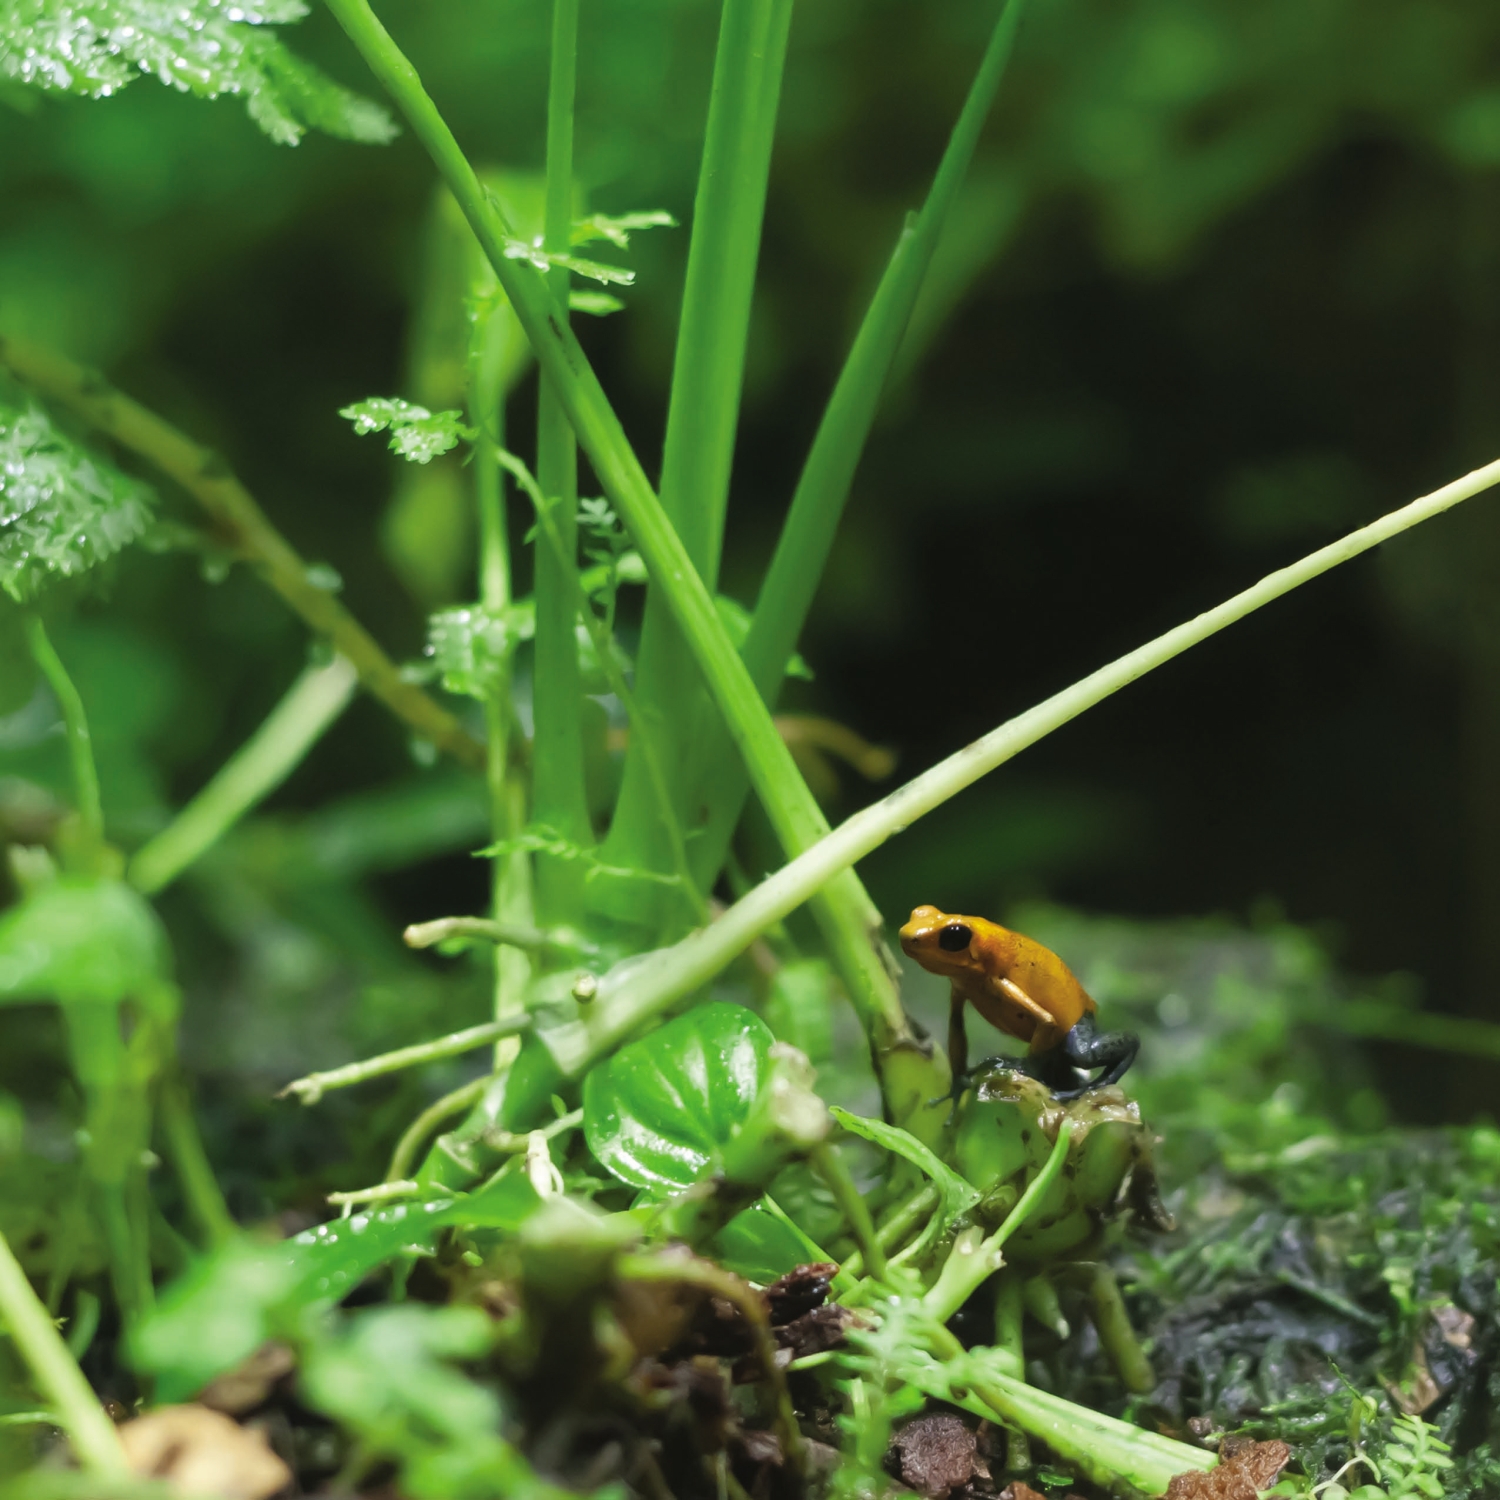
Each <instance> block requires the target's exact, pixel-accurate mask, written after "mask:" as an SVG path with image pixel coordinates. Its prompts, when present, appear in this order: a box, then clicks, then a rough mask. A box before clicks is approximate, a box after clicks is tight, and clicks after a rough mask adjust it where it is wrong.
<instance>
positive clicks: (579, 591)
mask: <svg viewBox="0 0 1500 1500" xmlns="http://www.w3.org/2000/svg"><path fill="white" fill-rule="evenodd" d="M501 462H502V463H504V464H505V466H506V468H507V469H509V471H510V472H511V473H512V474H513V475H514V476H515V478H516V481H517V483H518V484H520V486H521V488H522V489H524V490H525V491H526V493H527V494H528V495H529V496H530V497H531V502H532V504H533V505H534V506H535V508H536V522H537V529H538V530H539V531H540V532H541V534H542V535H543V536H544V537H545V539H546V541H547V550H548V551H549V552H550V553H551V554H552V557H553V559H554V561H556V562H557V563H558V564H559V568H558V577H559V581H560V582H561V583H562V584H563V586H564V589H565V592H567V593H569V594H571V596H572V600H573V607H572V609H571V611H570V618H571V619H574V620H578V621H580V622H581V623H582V625H583V627H584V629H585V630H587V631H588V633H589V639H590V640H591V641H592V642H593V645H594V655H595V656H596V657H597V658H598V659H599V665H600V667H601V669H602V670H603V672H604V675H605V678H606V680H607V681H608V683H609V688H610V691H611V692H612V693H613V694H614V695H615V697H617V698H618V699H619V700H620V704H621V706H622V707H623V708H624V710H625V713H626V716H627V718H628V719H629V720H630V725H631V733H632V735H633V736H635V737H636V738H638V739H639V741H640V749H641V752H642V758H643V760H644V762H645V765H646V767H647V770H648V772H649V773H650V778H651V785H652V787H653V789H654V796H655V799H656V804H655V805H656V815H657V819H658V824H659V827H660V829H661V831H662V835H663V837H664V838H665V840H666V843H667V847H668V849H669V850H670V851H671V856H672V863H673V866H674V867H675V868H674V873H675V876H676V881H677V886H678V888H679V889H680V891H681V893H682V896H683V897H684V899H685V900H686V901H687V904H688V905H689V907H690V908H691V909H692V912H693V915H694V916H695V917H696V918H697V919H698V920H699V921H700V922H706V921H707V920H708V902H707V901H705V900H704V898H703V895H702V892H700V891H699V890H698V888H697V887H696V886H695V885H694V884H693V879H692V873H691V871H690V869H689V866H688V856H687V845H686V841H685V840H684V838H683V836H682V825H681V823H680V822H679V821H678V818H677V811H676V808H675V807H674V805H673V802H672V794H671V790H670V788H669V787H668V785H667V774H666V769H665V767H664V766H663V765H662V762H661V757H660V755H659V753H658V752H657V748H656V743H655V740H656V736H655V731H654V727H653V726H652V725H650V724H648V723H647V722H646V720H645V718H644V717H643V716H642V714H641V710H640V706H639V704H638V703H637V701H636V696H635V693H634V692H633V691H632V689H631V687H630V684H629V683H628V682H626V680H625V674H624V672H622V671H621V670H620V666H619V663H618V662H617V661H616V659H615V654H614V650H613V642H612V641H611V639H610V636H609V633H608V632H607V631H606V629H605V628H604V622H603V621H602V620H600V619H599V617H598V616H597V615H596V614H595V613H594V611H593V610H592V609H591V608H590V607H589V602H588V599H587V598H586V597H585V596H584V593H583V585H582V583H581V582H580V581H579V577H578V570H577V568H576V567H573V566H571V565H570V564H569V563H568V554H567V552H566V551H565V550H564V549H565V547H566V543H565V541H564V539H563V536H562V533H561V531H560V530H559V529H558V527H557V524H556V515H557V510H558V505H557V502H556V501H549V500H548V499H547V498H546V497H545V496H544V494H543V492H542V489H541V487H540V484H539V483H538V481H537V480H535V479H533V478H532V477H531V475H530V474H528V473H527V472H526V466H525V464H523V463H522V462H521V461H520V459H518V458H516V457H515V455H514V454H510V453H506V454H502V455H501ZM538 555H539V556H540V552H539V553H538ZM574 910H576V908H574Z"/></svg>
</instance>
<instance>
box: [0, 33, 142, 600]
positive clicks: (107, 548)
mask: <svg viewBox="0 0 1500 1500" xmlns="http://www.w3.org/2000/svg"><path fill="white" fill-rule="evenodd" d="M0 26H3V22H0ZM0 45H3V43H0ZM0 60H3V53H0ZM155 504H156V495H155V492H154V491H153V490H152V489H151V487H150V485H147V484H143V483H142V482H141V481H140V480H139V479H132V478H130V476H129V475H127V474H123V473H121V472H120V470H119V469H117V468H115V466H114V465H113V464H111V463H109V462H108V461H107V460H106V459H103V458H100V457H98V456H97V455H96V454H93V453H91V452H90V451H89V450H88V449H87V448H85V447H83V446H82V444H80V443H77V442H75V441H74V440H73V439H72V438H70V437H69V436H68V435H67V434H66V433H64V432H62V431H61V430H60V429H59V428H58V427H57V426H56V425H54V423H53V421H52V419H51V417H49V416H48V415H47V413H46V412H44V411H43V410H42V409H41V408H40V407H39V406H36V405H31V404H28V405H25V406H13V405H10V404H8V403H6V402H4V401H3V400H0V587H3V588H4V590H5V592H6V593H7V594H9V595H10V596H11V598H13V599H17V600H26V599H30V598H33V597H34V596H35V595H37V594H38V593H40V592H41V591H42V590H43V589H44V588H46V587H47V586H48V585H49V584H51V583H54V582H55V581H56V580H57V579H59V578H71V577H73V576H74V575H75V574H79V573H86V572H87V571H88V570H89V569H90V568H92V567H95V566H96V565H97V564H99V563H101V562H103V561H104V560H105V559H106V558H110V557H113V556H114V554H115V553H116V552H118V551H119V550H120V549H121V548H122V547H126V546H128V545H129V544H130V543H131V542H133V541H136V540H137V539H138V538H139V537H140V536H142V535H143V534H144V532H145V531H146V529H147V527H148V526H149V525H150V524H151V515H152V508H153V506H154V505H155Z"/></svg>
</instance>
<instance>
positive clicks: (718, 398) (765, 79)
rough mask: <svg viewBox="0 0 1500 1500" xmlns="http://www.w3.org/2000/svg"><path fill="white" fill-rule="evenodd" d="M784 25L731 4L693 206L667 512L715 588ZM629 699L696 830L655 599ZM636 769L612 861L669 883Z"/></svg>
mask: <svg viewBox="0 0 1500 1500" xmlns="http://www.w3.org/2000/svg"><path fill="white" fill-rule="evenodd" d="M791 13H792V4H791V0H726V3H725V4H724V7H723V11H722V14H721V18H720V22H719V41H718V47H717V51H716V54H715V58H714V79H713V90H712V93H711V95H710V100H709V109H708V124H707V128H706V130H705V132H704V141H703V158H702V162H701V164H700V167H699V173H698V189H697V196H696V199H695V201H694V204H693V221H692V241H691V243H690V245H689V247H688V263H687V277H686V281H685V285H684V288H683V294H682V315H681V318H680V320H679V322H678V329H677V350H676V355H675V358H674V361H673V366H672V387H671V397H670V401H669V405H668V409H667V431H666V442H665V446H664V450H663V455H662V471H661V505H662V509H663V510H664V511H665V512H666V515H667V517H668V519H669V520H670V521H671V522H672V524H673V526H675V527H676V529H677V534H678V535H679V536H680V537H681V538H682V541H683V545H684V547H685V548H686V550H687V554H688V556H689V557H690V558H691V559H692V561H693V564H694V566H695V567H696V568H697V570H698V572H699V574H700V575H701V577H702V578H703V580H704V582H705V583H706V584H707V585H708V586H709V588H713V586H714V583H715V580H716V579H717V577H718V572H719V553H720V549H721V545H722V540H723V534H724V517H725V513H726V510H727V507H728V499H729V479H730V469H731V466H732V463H733V459H734V446H735V433H736V429H737V427H738V418H739V407H740V393H741V387H742V384H743V380H744V368H745V349H746V345H747V343H748V339H749V330H750V311H751V305H752V302H753V299H754V292H755V268H756V263H757V260H758V258H759V254H760V235H761V224H762V221H763V219H764V216H765V205H766V191H767V184H768V181H769V178H770V169H771V151H772V145H773V141H774V136H775V125H776V113H777V106H778V103H779V100H780V95H781V77H782V72H783V69H784V66H785V60H786V45H787V33H788V31H789V29H790V25H791ZM544 488H545V481H544ZM547 493H548V494H551V493H552V491H551V490H550V489H549V490H548V491H547ZM637 696H638V698H639V701H640V704H641V708H642V710H643V711H644V713H645V715H646V716H647V719H648V721H649V722H650V723H651V724H652V725H658V724H659V725H660V726H661V727H662V729H663V730H664V731H669V732H666V733H662V734H661V735H660V736H659V738H660V739H661V740H662V741H663V748H664V753H665V754H666V756H667V760H668V764H669V766H670V768H671V774H672V777H673V787H674V789H675V798H674V803H675V806H676V807H677V809H678V811H679V815H682V816H689V817H690V818H691V821H692V822H696V821H697V809H696V807H694V806H693V805H692V804H691V802H690V799H689V798H688V796H687V795H686V791H687V783H686V782H685V779H684V778H685V773H686V772H687V771H688V769H689V768H690V767H693V766H697V765H700V764H701V762H700V761H698V759H697V757H696V755H695V753H694V741H695V740H697V739H701V738H702V733H703V726H704V718H705V716H704V714H703V712H702V708H703V707H704V706H705V705H703V701H702V680H701V678H700V676H699V672H698V668H697V666H696V664H695V662H694V660H693V653H692V649H691V647H690V645H689V643H688V642H687V641H686V640H684V638H683V636H682V633H681V631H680V630H679V628H678V626H677V623H676V621H675V619H674V618H673V613H672V606H671V603H670V601H669V600H666V599H664V598H662V597H661V591H660V590H659V589H656V588H653V589H652V590H651V591H650V593H649V594H648V596H647V600H646V614H645V619H644V621H643V622H642V628H641V646H640V659H639V667H638V670H637ZM715 727H716V729H717V724H715ZM718 735H719V737H720V738H721V740H722V742H723V743H722V748H723V751H724V752H725V753H726V754H728V755H729V756H730V758H731V759H732V758H733V747H732V743H731V742H730V741H729V740H728V739H727V737H725V736H724V734H723V731H722V730H718ZM641 759H642V758H641V755H640V754H639V752H638V751H637V748H636V747H635V746H634V745H632V747H631V750H630V752H629V753H628V754H627V756H626V761H625V772H624V778H623V780H622V783H621V788H620V799H619V805H618V807H617V808H616V811H615V816H614V821H613V822H612V824H611V825H610V833H609V838H608V841H607V851H608V858H609V859H610V860H611V861H612V862H614V863H617V864H624V865H628V864H636V863H642V864H646V865H647V866H648V867H651V868H656V869H666V868H667V867H668V866H667V862H666V861H667V858H668V851H667V850H666V848H665V846H664V845H663V843H662V841H661V838H660V834H659V832H658V830H657V820H656V810H655V807H654V805H653V801H654V799H653V797H652V794H651V785H650V773H649V769H648V768H647V767H645V766H644V765H643V764H642V763H641ZM720 863H722V858H721V860H720ZM696 864H697V861H696V860H695V865H696ZM716 871H717V866H715V870H714V871H709V872H708V874H707V877H706V878H705V879H703V881H702V882H701V885H702V886H703V888H705V889H706V888H707V886H708V884H709V883H710V882H711V880H712V877H713V875H714V873H716ZM646 894H647V892H646V891H644V890H643V888H642V887H641V886H640V885H639V883H637V884H636V885H634V886H631V887H626V888H623V889H621V890H619V891H617V892H612V891H610V890H609V889H608V888H605V890H604V891H602V892H601V897H602V898H604V899H606V900H607V899H608V898H610V897H611V896H613V897H614V898H615V899H614V901H613V902H612V903H611V904H612V905H613V906H615V907H621V906H624V907H626V908H627V909H628V908H629V906H630V905H631V904H634V906H635V912H636V914H637V915H640V914H641V913H642V911H644V910H645V908H644V907H642V906H641V904H640V903H641V900H642V898H643V897H644V896H646Z"/></svg>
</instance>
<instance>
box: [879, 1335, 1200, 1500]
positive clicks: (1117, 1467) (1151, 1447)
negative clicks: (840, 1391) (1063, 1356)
mask: <svg viewBox="0 0 1500 1500" xmlns="http://www.w3.org/2000/svg"><path fill="white" fill-rule="evenodd" d="M902 1376H903V1378H905V1379H907V1380H909V1381H910V1382H911V1384H913V1385H914V1386H916V1387H917V1389H918V1390H920V1391H923V1392H924V1393H925V1394H927V1395H929V1396H934V1397H936V1398H937V1399H938V1400H941V1401H952V1402H953V1403H954V1404H955V1405H956V1406H961V1407H963V1408H964V1410H965V1411H970V1412H973V1413H974V1414H975V1415H976V1416H979V1417H985V1418H988V1419H990V1420H991V1421H993V1420H994V1419H995V1418H996V1417H999V1418H1000V1419H1001V1420H1002V1421H1003V1422H1004V1423H1005V1424H1006V1425H1008V1426H1009V1425H1014V1426H1016V1427H1019V1428H1020V1429H1021V1430H1022V1431H1023V1432H1025V1433H1028V1434H1029V1435H1030V1436H1032V1437H1035V1438H1040V1439H1041V1440H1042V1441H1043V1442H1044V1443H1046V1445H1047V1446H1048V1447H1049V1448H1050V1449H1051V1450H1052V1451H1053V1452H1054V1453H1056V1454H1057V1456H1058V1457H1059V1458H1061V1459H1062V1460H1063V1461H1064V1462H1066V1463H1069V1464H1073V1465H1076V1466H1077V1468H1078V1469H1079V1470H1080V1471H1081V1472H1082V1473H1083V1474H1084V1475H1085V1476H1086V1477H1087V1478H1089V1479H1091V1480H1092V1481H1093V1482H1094V1483H1096V1484H1099V1485H1102V1486H1105V1487H1106V1488H1109V1489H1111V1490H1113V1491H1114V1492H1115V1493H1117V1494H1118V1493H1119V1492H1120V1491H1119V1481H1120V1480H1121V1479H1123V1480H1124V1481H1125V1482H1126V1483H1127V1484H1128V1485H1129V1486H1130V1489H1129V1491H1128V1493H1129V1494H1131V1495H1135V1496H1142V1495H1161V1494H1164V1493H1165V1491H1166V1489H1167V1486H1168V1485H1169V1484H1170V1483H1171V1481H1172V1478H1173V1476H1174V1475H1177V1474H1182V1473H1186V1472H1189V1471H1191V1470H1195V1469H1196V1470H1199V1471H1202V1472H1206V1471H1208V1470H1210V1469H1212V1468H1214V1467H1215V1466H1216V1465H1217V1464H1218V1458H1217V1457H1216V1456H1215V1455H1214V1454H1212V1453H1205V1452H1204V1451H1203V1449H1201V1448H1193V1447H1189V1446H1188V1444H1186V1443H1179V1442H1175V1441H1173V1439H1171V1438H1166V1437H1161V1436H1159V1435H1158V1434H1156V1433H1154V1432H1147V1431H1145V1430H1144V1429H1143V1428H1140V1427H1132V1426H1131V1425H1130V1423H1128V1422H1122V1421H1121V1420H1120V1419H1119V1418H1118V1417H1109V1416H1105V1415H1104V1413H1103V1412H1096V1411H1092V1410H1090V1408H1088V1407H1086V1406H1078V1405H1076V1404H1075V1403H1074V1402H1072V1401H1066V1400H1064V1399H1063V1398H1062V1397H1061V1396H1053V1395H1049V1394H1048V1393H1047V1392H1046V1391H1040V1390H1038V1389H1037V1388H1036V1387H1035V1386H1032V1385H1027V1384H1026V1382H1025V1381H1024V1380H1019V1379H1015V1378H1012V1377H1008V1376H1005V1375H1001V1374H998V1373H992V1374H987V1375H986V1376H985V1377H984V1378H983V1379H982V1380H979V1381H976V1382H975V1384H974V1387H973V1389H972V1390H967V1389H964V1388H962V1387H958V1388H955V1386H954V1385H953V1384H950V1382H949V1381H948V1379H947V1378H946V1377H945V1373H944V1367H943V1366H942V1365H940V1364H933V1365H928V1366H926V1367H924V1368H908V1369H903V1370H902Z"/></svg>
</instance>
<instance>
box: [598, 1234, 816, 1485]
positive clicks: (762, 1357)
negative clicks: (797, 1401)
mask: <svg viewBox="0 0 1500 1500" xmlns="http://www.w3.org/2000/svg"><path fill="white" fill-rule="evenodd" d="M616 1271H617V1273H618V1275H619V1276H620V1277H621V1279H622V1280H626V1281H678V1282H686V1283H687V1284H688V1285H690V1286H701V1287H703V1288H704V1289H705V1290H707V1291H709V1292H712V1293H713V1294H714V1295H715V1296H717V1297H722V1298H724V1300H725V1301H726V1302H729V1303H730V1304H732V1305H733V1306H734V1307H736V1308H738V1309H739V1311H740V1313H741V1315H742V1316H743V1317H744V1319H745V1322H746V1323H747V1324H748V1325H749V1328H750V1336H751V1338H752V1339H753V1340H754V1345H755V1357H756V1359H757V1361H758V1362H759V1364H760V1367H761V1376H762V1378H763V1379H764V1380H765V1382H766V1384H767V1385H768V1386H769V1387H770V1389H771V1404H772V1410H773V1411H774V1412H775V1414H776V1417H775V1420H776V1431H777V1435H778V1436H779V1437H780V1438H781V1449H782V1453H783V1455H784V1456H785V1458H786V1462H787V1467H788V1468H789V1469H790V1470H791V1471H792V1473H793V1474H797V1475H800V1474H802V1473H803V1472H804V1471H805V1469H806V1463H807V1452H806V1448H805V1447H804V1445H803V1442H802V1429H801V1428H800V1427H799V1426H798V1425H797V1415H796V1412H795V1411H794V1410H793V1407H792V1398H791V1393H790V1392H789V1391H788V1390H787V1385H786V1375H785V1373H784V1372H783V1370H782V1368H781V1366H780V1365H778V1364H777V1363H776V1341H775V1339H774V1338H773V1337H772V1335H771V1324H770V1320H769V1318H767V1316H766V1308H765V1303H763V1302H762V1301H761V1299H760V1297H759V1296H758V1295H757V1294H756V1293H755V1292H753V1291H751V1289H750V1288H749V1286H747V1285H746V1284H745V1282H743V1281H741V1280H740V1278H739V1277H738V1276H735V1275H733V1274H732V1273H731V1272H729V1271H726V1270H724V1269H723V1268H722V1267H721V1266H717V1265H715V1264H714V1263H713V1262H712V1261H707V1260H698V1259H693V1260H684V1259H681V1258H679V1257H667V1256H650V1255H622V1256H621V1257H620V1258H619V1260H618V1261H617V1262H616Z"/></svg>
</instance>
